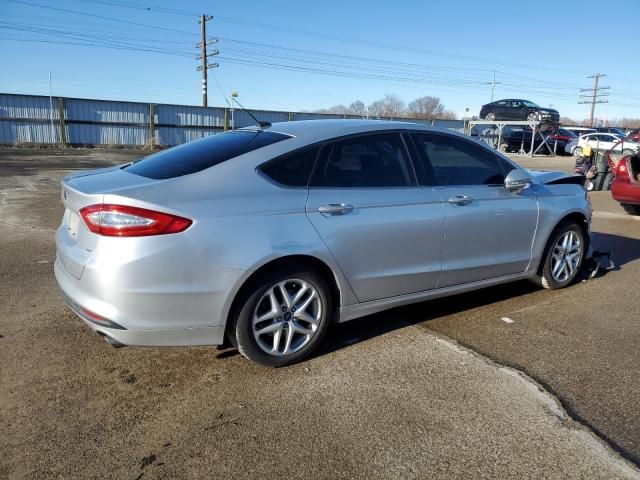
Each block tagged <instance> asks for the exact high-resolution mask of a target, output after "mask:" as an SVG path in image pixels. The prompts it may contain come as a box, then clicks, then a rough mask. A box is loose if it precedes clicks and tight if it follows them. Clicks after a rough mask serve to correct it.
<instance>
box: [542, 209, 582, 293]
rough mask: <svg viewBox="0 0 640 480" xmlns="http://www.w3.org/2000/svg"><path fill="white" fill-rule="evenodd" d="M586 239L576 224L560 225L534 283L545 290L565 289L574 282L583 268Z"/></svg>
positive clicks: (548, 245) (548, 246)
mask: <svg viewBox="0 0 640 480" xmlns="http://www.w3.org/2000/svg"><path fill="white" fill-rule="evenodd" d="M585 248H586V243H585V238H584V233H583V231H582V229H581V228H580V225H578V224H577V223H575V222H571V221H570V222H564V223H562V224H560V225H559V226H558V227H556V229H555V230H554V231H553V233H552V234H551V237H550V239H549V243H548V244H547V248H546V250H545V253H544V257H543V259H542V263H541V264H540V268H539V269H538V273H537V275H536V276H535V277H534V278H533V280H534V282H535V283H537V284H538V285H540V286H541V287H544V288H549V289H552V290H554V289H558V288H564V287H566V286H567V285H569V284H570V283H571V282H573V281H574V280H575V278H576V275H577V274H578V272H579V271H580V267H581V266H582V260H583V259H584V254H585Z"/></svg>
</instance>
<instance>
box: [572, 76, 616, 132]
mask: <svg viewBox="0 0 640 480" xmlns="http://www.w3.org/2000/svg"><path fill="white" fill-rule="evenodd" d="M602 77H606V75H605V74H603V73H594V74H593V75H591V76H589V77H587V78H593V88H582V89H580V91H581V92H589V93H588V94H585V95H580V98H590V100H579V101H578V103H583V104H588V103H590V104H591V113H590V115H589V126H591V127H593V114H594V112H595V109H596V103H608V102H609V100H606V99H603V98H602V97H606V96H608V95H609V94H608V93H599V92H600V91H601V90H609V88H610V87H600V86H598V83H599V82H600V78H602Z"/></svg>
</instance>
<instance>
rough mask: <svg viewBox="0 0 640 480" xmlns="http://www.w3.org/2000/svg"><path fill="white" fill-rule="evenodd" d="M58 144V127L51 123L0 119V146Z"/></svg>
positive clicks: (56, 124)
mask: <svg viewBox="0 0 640 480" xmlns="http://www.w3.org/2000/svg"><path fill="white" fill-rule="evenodd" d="M21 143H43V144H50V143H60V125H59V124H58V122H57V121H56V122H55V123H54V125H53V128H51V123H29V122H16V121H14V120H1V119H0V144H10V145H13V144H21Z"/></svg>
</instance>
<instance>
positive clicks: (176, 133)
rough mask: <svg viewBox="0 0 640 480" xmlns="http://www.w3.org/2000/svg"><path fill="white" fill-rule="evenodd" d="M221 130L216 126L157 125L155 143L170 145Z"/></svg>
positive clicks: (220, 131) (196, 138)
mask: <svg viewBox="0 0 640 480" xmlns="http://www.w3.org/2000/svg"><path fill="white" fill-rule="evenodd" d="M222 132H223V130H222V129H219V128H216V129H213V128H175V127H158V128H157V129H156V139H157V140H156V143H157V144H158V145H164V146H168V147H172V146H174V145H180V144H181V143H186V142H190V141H192V140H198V139H199V138H204V137H208V136H209V135H215V134H216V133H222Z"/></svg>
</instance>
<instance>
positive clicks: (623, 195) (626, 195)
mask: <svg viewBox="0 0 640 480" xmlns="http://www.w3.org/2000/svg"><path fill="white" fill-rule="evenodd" d="M614 171H615V177H614V178H613V183H612V184H611V194H612V195H613V199H614V200H616V201H617V202H620V205H622V208H624V209H625V211H626V212H627V213H630V214H631V215H640V155H629V156H626V157H623V158H622V159H621V160H620V161H619V162H618V165H617V166H616V168H615V170H614Z"/></svg>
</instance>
